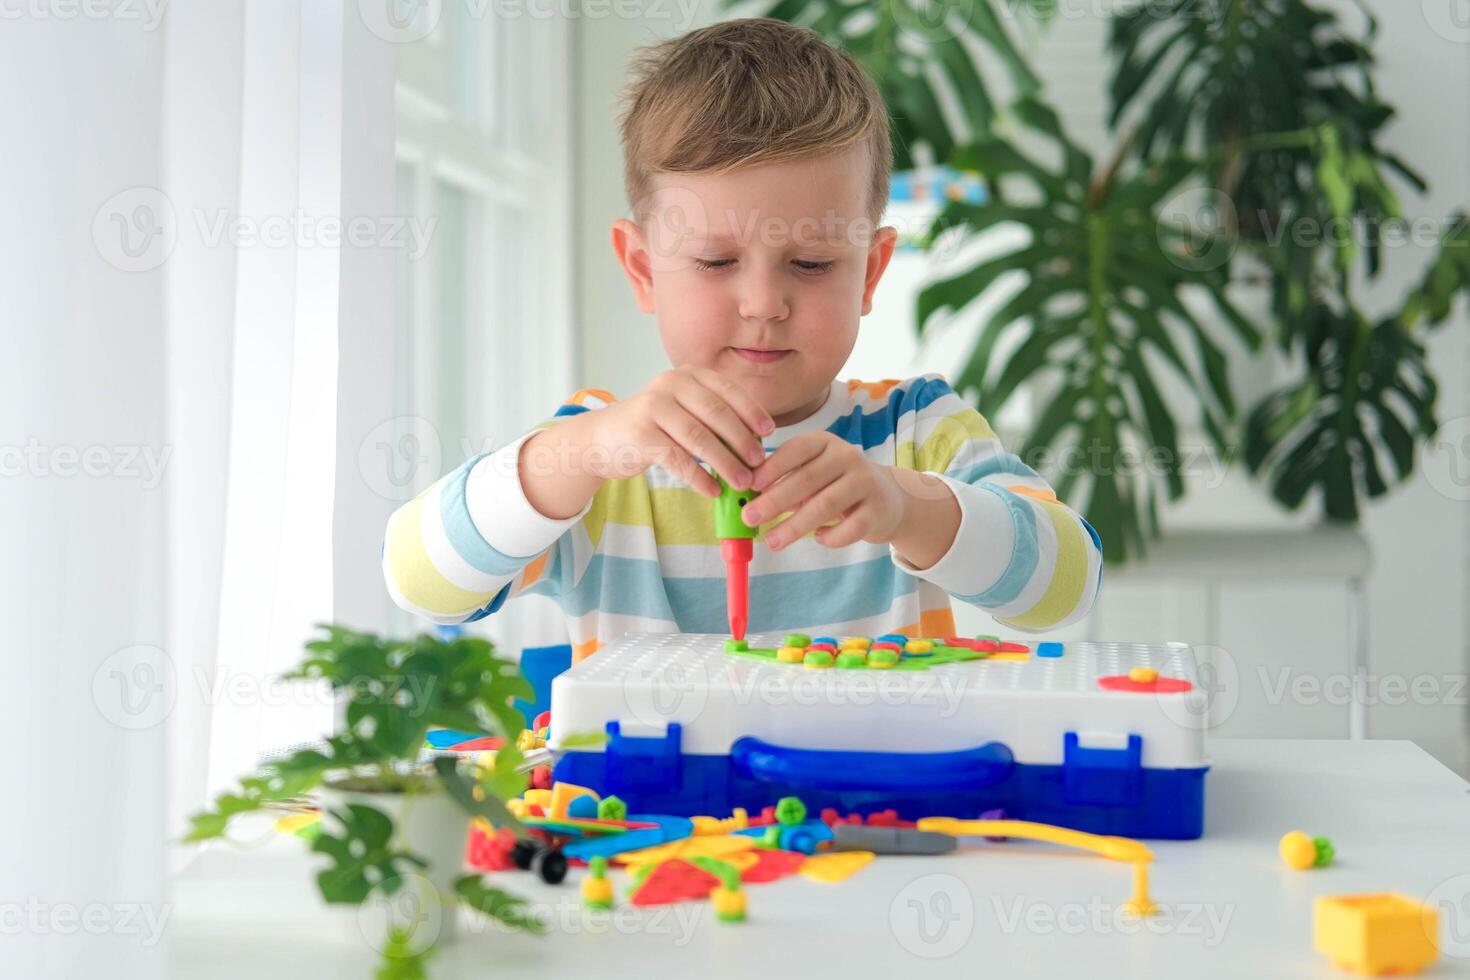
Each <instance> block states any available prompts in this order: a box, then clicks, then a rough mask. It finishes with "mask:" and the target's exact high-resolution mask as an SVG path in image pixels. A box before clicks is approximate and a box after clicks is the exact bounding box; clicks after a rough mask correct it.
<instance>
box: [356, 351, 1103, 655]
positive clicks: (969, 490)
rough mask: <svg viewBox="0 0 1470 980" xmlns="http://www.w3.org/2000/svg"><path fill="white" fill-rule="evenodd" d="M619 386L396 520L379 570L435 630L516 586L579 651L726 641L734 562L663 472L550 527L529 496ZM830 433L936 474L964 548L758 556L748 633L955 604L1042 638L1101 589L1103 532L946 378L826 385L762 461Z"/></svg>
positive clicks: (927, 631) (879, 623)
mask: <svg viewBox="0 0 1470 980" xmlns="http://www.w3.org/2000/svg"><path fill="white" fill-rule="evenodd" d="M612 401H614V398H613V396H612V395H611V394H609V393H607V392H605V391H601V390H597V389H588V390H583V391H579V392H577V393H576V394H575V395H573V396H572V397H571V398H570V399H569V400H568V402H567V403H566V404H564V405H562V406H561V408H560V409H559V410H558V411H557V413H556V415H555V416H554V417H552V418H550V419H547V420H546V421H544V422H542V423H541V424H540V425H538V426H537V427H536V428H535V429H532V430H531V431H530V432H527V433H526V434H525V435H523V436H521V437H520V438H519V439H517V440H515V441H514V442H512V443H510V444H509V445H507V446H504V447H502V448H501V449H498V450H494V451H491V452H489V453H484V454H481V455H479V456H476V457H474V458H472V459H470V460H468V461H466V462H465V463H464V464H463V465H462V466H460V467H458V468H457V469H455V470H454V471H453V472H451V473H449V474H448V475H447V476H445V477H443V478H442V479H440V480H439V481H438V482H437V483H435V484H434V485H433V486H431V487H429V488H428V489H427V490H425V491H424V492H423V493H421V494H420V495H419V496H418V497H416V498H415V499H413V500H412V501H410V502H408V503H407V504H404V505H403V506H402V507H400V508H399V509H398V510H397V511H396V512H395V513H394V514H393V515H392V517H391V518H390V519H389V521H388V528H387V535H386V540H385V541H384V548H383V574H384V577H385V578H386V580H387V585H388V589H389V591H390V592H391V593H392V595H393V599H394V601H396V602H397V603H398V604H399V605H400V606H402V607H403V608H405V609H407V610H409V611H411V612H414V613H417V614H419V615H421V616H423V617H425V618H427V619H430V620H432V621H434V622H438V623H461V622H468V621H472V620H477V619H481V618H483V617H485V616H487V615H490V614H491V613H494V612H495V611H496V610H498V609H499V608H500V607H501V605H502V604H504V603H505V602H506V600H507V599H513V598H515V597H516V596H518V595H520V594H522V593H528V592H529V593H536V594H540V595H545V596H550V597H551V598H552V599H554V600H555V601H556V602H557V603H558V604H559V605H560V606H561V609H562V611H563V612H564V613H565V614H566V617H567V627H568V630H569V632H570V635H571V642H572V647H573V653H574V657H575V658H576V659H579V660H580V659H581V658H582V657H585V656H587V655H588V654H590V653H591V652H593V651H595V650H597V649H598V648H599V647H601V646H603V645H604V644H606V643H607V642H608V641H609V640H611V639H612V638H614V637H616V636H619V635H621V634H622V633H624V632H627V631H646V632H690V633H726V632H728V630H729V621H728V618H727V614H726V609H725V564H724V561H723V560H722V558H721V555H720V543H719V540H718V539H717V538H716V537H715V527H714V507H713V502H712V501H711V500H710V499H709V498H707V497H704V496H701V495H700V494H698V493H696V492H695V491H694V490H691V489H689V488H688V487H687V486H685V485H684V484H683V483H682V482H680V481H678V480H677V479H676V478H675V477H674V476H673V475H671V474H669V473H668V472H666V471H665V470H663V469H662V468H660V467H651V468H650V469H649V470H647V471H646V472H644V473H643V474H640V475H638V476H635V477H632V478H630V479H620V480H608V481H607V482H605V483H604V484H603V485H602V487H601V488H600V489H599V490H598V491H597V493H596V495H595V496H594V497H593V498H592V500H591V501H590V502H589V503H588V504H587V506H586V507H585V508H584V509H583V511H582V512H581V513H580V514H577V515H575V516H573V517H571V518H568V519H566V520H552V519H550V518H547V517H545V516H544V515H542V514H541V513H540V512H538V511H537V510H536V509H535V508H534V507H533V506H532V505H531V503H530V502H529V501H528V500H527V499H526V495H525V492H524V490H523V489H522V487H521V483H520V477H519V472H518V469H517V462H516V461H517V459H518V457H519V453H520V446H521V443H522V442H524V441H525V440H526V439H528V438H530V436H532V435H534V434H535V433H536V432H538V431H540V430H541V429H543V428H545V427H546V426H549V425H555V424H557V423H558V422H559V421H560V420H561V419H563V418H565V417H567V416H570V415H574V414H577V413H580V412H586V411H597V410H598V409H599V408H602V407H605V406H606V405H608V404H610V403H611V402H612ZM819 430H826V431H828V432H831V433H834V434H836V435H838V436H840V437H841V438H843V439H846V440H848V441H849V442H851V443H854V444H855V445H857V446H860V447H861V448H862V450H863V453H864V455H865V456H866V457H867V458H868V459H869V460H872V461H873V462H875V463H881V464H884V465H888V466H894V467H900V468H903V469H910V470H918V471H921V472H928V473H932V474H935V475H937V476H938V477H939V478H940V479H941V480H942V481H943V482H944V483H945V484H946V485H947V486H948V487H949V489H950V490H951V491H952V492H953V493H954V495H955V498H956V500H957V501H958V502H959V506H960V513H961V520H960V525H959V530H958V532H957V533H956V535H955V540H954V544H953V545H952V546H951V547H950V548H949V550H948V551H947V552H946V553H945V554H944V555H943V556H942V557H941V558H940V559H939V560H938V561H937V562H935V563H934V564H933V565H932V566H930V567H929V568H926V569H923V570H918V569H915V568H914V567H913V566H912V565H910V564H909V563H908V562H907V561H905V559H904V558H903V557H902V556H900V555H899V554H898V553H897V552H896V551H894V550H893V549H892V547H891V546H889V545H886V544H870V543H868V542H864V541H859V542H857V543H855V544H851V545H848V546H846V547H842V548H827V547H825V546H823V545H821V544H818V543H817V542H816V541H815V540H814V539H813V538H812V536H811V535H810V534H808V535H806V536H805V537H803V538H801V539H800V540H798V541H793V542H791V543H790V544H788V545H787V546H786V547H785V548H784V549H782V550H781V551H771V550H770V549H768V548H762V547H760V546H759V542H760V539H761V537H762V536H763V535H764V534H765V532H766V531H767V530H769V529H770V528H771V527H772V526H774V525H775V524H776V523H777V522H778V521H779V520H780V519H782V518H783V517H785V516H787V515H780V516H778V517H776V518H773V519H772V520H771V521H769V522H767V523H766V524H764V525H763V526H762V527H761V529H760V533H759V534H758V535H757V539H756V541H757V545H756V547H755V550H754V557H753V558H752V560H751V562H750V622H749V629H750V630H751V631H752V632H766V631H774V632H780V631H787V630H790V631H800V632H806V633H814V634H824V635H834V636H842V635H864V636H874V635H879V634H882V633H890V632H898V633H907V634H909V635H916V636H952V635H954V632H955V625H954V615H953V611H952V610H951V608H950V602H949V600H950V597H951V596H953V597H954V598H956V599H959V600H960V601H962V602H968V603H972V604H974V605H976V606H978V607H980V608H982V609H984V610H985V611H986V612H988V613H990V614H991V615H992V616H994V617H995V618H996V619H997V620H999V621H1000V622H1002V623H1003V624H1005V625H1006V626H1008V627H1014V628H1016V629H1019V630H1027V631H1033V630H1044V629H1049V628H1053V627H1056V626H1060V625H1063V624H1066V623H1069V622H1072V621H1074V620H1076V619H1079V618H1081V617H1082V616H1083V615H1085V614H1086V612H1087V611H1088V609H1089V608H1090V607H1091V605H1092V602H1093V600H1094V598H1095V597H1096V595H1097V591H1098V588H1099V586H1100V584H1101V581H1102V552H1101V548H1100V544H1099V541H1098V537H1097V533H1096V532H1095V531H1094V530H1093V529H1092V527H1091V526H1090V525H1089V524H1088V523H1087V522H1086V521H1085V520H1083V519H1082V518H1081V517H1080V516H1079V515H1078V514H1077V513H1075V512H1074V511H1072V510H1071V509H1070V508H1068V507H1066V506H1065V505H1063V504H1061V503H1058V502H1057V499H1056V496H1055V494H1054V493H1053V492H1052V490H1051V488H1050V487H1049V486H1048V485H1047V484H1046V481H1045V480H1043V479H1042V478H1041V477H1040V476H1039V475H1037V473H1036V472H1035V471H1034V470H1033V469H1031V468H1030V467H1028V466H1027V465H1025V464H1024V463H1023V462H1022V461H1021V460H1020V459H1019V458H1018V457H1016V456H1015V455H1013V454H1011V453H1008V452H1006V451H1005V450H1004V449H1003V448H1002V446H1001V444H1000V441H999V440H998V439H997V438H996V436H995V433H994V432H993V431H992V430H991V428H990V426H989V424H988V423H987V422H986V421H985V419H984V418H983V417H982V416H981V415H980V414H979V413H978V412H976V411H975V409H974V408H972V407H971V406H970V405H969V404H968V403H967V402H965V401H964V400H963V399H962V398H960V396H959V395H958V394H956V393H955V391H954V390H953V389H952V388H951V387H950V386H949V384H948V383H947V382H946V381H945V380H944V378H943V377H942V376H940V375H937V374H925V375H921V376H919V377H916V378H911V379H908V380H905V381H899V380H887V381H878V382H872V383H865V382H861V381H841V380H834V381H833V382H832V390H831V394H830V395H829V397H828V399H827V401H826V403H825V404H824V405H823V406H822V407H821V408H820V409H818V410H817V412H815V413H814V414H813V415H811V416H809V417H808V418H806V419H803V420H801V421H799V422H795V423H793V424H791V425H786V426H781V427H778V428H777V429H776V430H775V432H773V433H772V434H771V435H769V436H767V437H766V438H765V439H764V440H762V442H763V444H764V446H765V448H766V451H767V453H768V454H769V453H771V452H774V451H775V449H776V448H777V447H778V446H780V445H781V444H782V443H783V442H784V441H785V440H787V439H789V438H791V437H792V436H795V435H798V434H800V433H804V432H813V431H819Z"/></svg>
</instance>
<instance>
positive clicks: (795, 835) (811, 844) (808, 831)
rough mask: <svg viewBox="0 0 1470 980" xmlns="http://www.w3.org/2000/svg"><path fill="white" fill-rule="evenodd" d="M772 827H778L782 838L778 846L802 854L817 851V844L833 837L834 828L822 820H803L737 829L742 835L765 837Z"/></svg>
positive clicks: (737, 832)
mask: <svg viewBox="0 0 1470 980" xmlns="http://www.w3.org/2000/svg"><path fill="white" fill-rule="evenodd" d="M771 827H778V828H780V831H781V839H780V840H779V841H778V842H777V846H778V847H780V848H781V850H783V851H800V852H801V853H802V854H815V853H817V846H818V845H820V844H821V843H822V842H823V841H829V840H831V839H832V828H831V827H828V826H827V825H826V824H825V823H823V822H822V821H820V820H803V821H802V822H801V823H798V824H791V825H789V826H788V825H786V824H769V825H767V826H764V827H746V828H745V829H744V830H737V831H735V833H736V834H739V835H740V836H741V837H764V836H765V835H766V831H768V830H770V829H771Z"/></svg>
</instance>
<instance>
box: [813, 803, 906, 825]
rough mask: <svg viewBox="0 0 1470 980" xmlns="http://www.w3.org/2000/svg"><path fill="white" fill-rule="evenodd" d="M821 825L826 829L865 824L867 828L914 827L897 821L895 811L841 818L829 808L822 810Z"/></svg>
mask: <svg viewBox="0 0 1470 980" xmlns="http://www.w3.org/2000/svg"><path fill="white" fill-rule="evenodd" d="M822 823H824V824H826V825H827V826H828V827H831V826H834V825H836V824H839V823H850V824H867V825H868V826H869V827H912V826H914V822H913V821H912V820H900V819H898V811H897V810H891V809H890V810H879V811H877V812H876V813H870V814H868V815H867V816H866V817H864V816H862V815H861V814H857V813H849V814H848V815H847V816H842V815H841V814H839V813H838V812H837V811H836V810H834V809H832V808H831V807H830V806H829V807H826V808H825V809H823V810H822Z"/></svg>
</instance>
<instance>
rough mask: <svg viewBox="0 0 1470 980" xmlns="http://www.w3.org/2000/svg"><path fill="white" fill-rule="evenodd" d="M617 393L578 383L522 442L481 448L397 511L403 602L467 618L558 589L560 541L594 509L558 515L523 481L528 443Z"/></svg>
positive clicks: (391, 569) (434, 617)
mask: <svg viewBox="0 0 1470 980" xmlns="http://www.w3.org/2000/svg"><path fill="white" fill-rule="evenodd" d="M612 400H613V398H612V396H611V395H610V394H607V393H606V392H603V391H599V390H597V389H586V390H584V391H579V392H577V393H576V394H574V395H573V396H572V397H571V398H569V399H568V400H567V402H566V403H565V404H563V405H562V406H561V408H559V409H558V410H557V412H556V415H555V416H553V417H552V418H550V419H547V420H545V421H543V422H541V423H540V424H538V425H537V426H536V427H535V428H533V429H531V430H530V431H529V432H526V433H525V434H523V435H522V436H520V437H519V438H518V439H516V440H515V441H514V442H512V443H510V444H508V445H506V446H503V447H501V448H500V449H496V450H493V451H490V452H486V453H481V454H480V455H478V456H475V457H473V458H472V459H469V460H466V461H465V462H464V463H463V464H462V465H460V466H459V467H457V468H455V469H454V470H453V471H452V472H450V473H449V474H447V475H446V476H444V477H442V478H441V479H440V480H438V481H437V482H436V483H434V485H433V486H431V487H429V488H428V489H426V490H424V491H423V492H422V493H420V494H419V495H418V496H417V497H415V498H414V499H413V500H410V501H409V502H408V503H406V504H404V505H403V506H402V507H400V508H398V509H397V510H396V511H394V512H393V514H392V515H391V516H390V517H389V518H388V526H387V530H386V532H385V533H384V540H383V579H384V582H385V583H386V584H387V587H388V592H389V594H390V595H391V596H392V597H393V601H394V602H395V603H397V604H398V605H399V606H400V607H401V608H403V609H406V610H407V611H409V612H411V613H414V614H415V615H418V616H422V617H423V618H425V619H427V620H430V621H432V622H435V623H465V622H472V621H474V620H477V619H483V618H484V617H485V616H488V615H490V614H491V613H493V612H495V611H496V610H498V609H499V608H500V607H501V606H502V605H503V604H504V603H505V601H506V600H507V599H510V598H513V597H515V596H516V595H518V594H520V593H522V592H524V591H527V590H531V589H533V588H534V589H535V591H538V592H542V593H544V594H549V595H554V594H555V591H556V587H557V582H558V569H557V565H558V563H559V561H560V554H559V549H557V547H556V543H557V541H558V540H559V539H560V538H561V537H562V536H563V535H564V534H566V533H567V532H568V531H569V530H570V529H571V528H572V527H573V526H574V525H575V524H577V522H578V521H580V520H581V519H582V517H583V516H584V515H585V514H586V513H587V510H588V508H590V507H591V501H588V505H587V507H584V508H583V509H582V511H581V512H580V513H578V514H576V515H574V516H572V517H569V518H566V519H564V520H553V519H551V518H549V517H546V516H545V515H543V514H541V513H540V512H539V511H537V510H536V509H535V508H534V507H533V506H532V505H531V503H530V501H528V500H527V499H526V494H525V491H524V490H523V489H522V487H521V480H520V470H519V459H520V450H521V445H522V444H523V443H524V442H525V441H526V440H527V439H529V438H531V437H532V436H533V435H535V434H536V433H537V432H540V431H541V430H542V429H544V428H546V427H548V426H551V425H555V424H556V422H557V420H558V419H560V418H564V417H567V416H570V415H574V414H577V413H580V412H583V411H587V410H589V409H591V408H594V407H601V406H602V405H605V404H607V403H609V402H611V401H612Z"/></svg>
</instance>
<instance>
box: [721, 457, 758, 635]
mask: <svg viewBox="0 0 1470 980" xmlns="http://www.w3.org/2000/svg"><path fill="white" fill-rule="evenodd" d="M715 479H716V480H719V481H720V495H719V497H718V498H716V500H715V537H717V538H719V539H720V554H721V555H722V556H724V559H725V610H726V612H727V613H728V614H729V616H730V635H731V636H732V637H734V638H735V639H737V640H743V639H745V627H746V626H747V625H748V624H749V623H750V556H751V549H752V543H753V542H754V541H755V533H756V529H755V528H753V527H751V526H750V525H749V524H746V523H745V518H743V517H741V516H740V511H741V510H742V509H744V507H745V505H746V504H748V503H750V502H751V501H752V500H754V499H755V498H756V497H758V496H760V494H758V493H756V492H755V491H754V490H736V489H735V488H734V487H732V486H730V484H728V483H726V482H725V480H724V478H723V477H721V476H720V475H719V474H715Z"/></svg>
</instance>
